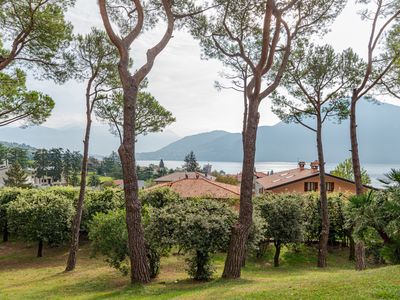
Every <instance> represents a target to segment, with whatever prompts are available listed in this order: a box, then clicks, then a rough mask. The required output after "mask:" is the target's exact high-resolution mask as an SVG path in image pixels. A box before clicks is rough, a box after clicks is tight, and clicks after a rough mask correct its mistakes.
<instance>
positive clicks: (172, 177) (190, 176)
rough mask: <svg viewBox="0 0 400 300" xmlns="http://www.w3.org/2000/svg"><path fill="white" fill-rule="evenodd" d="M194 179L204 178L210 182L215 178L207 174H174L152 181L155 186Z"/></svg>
mask: <svg viewBox="0 0 400 300" xmlns="http://www.w3.org/2000/svg"><path fill="white" fill-rule="evenodd" d="M196 178H205V179H208V180H211V181H214V180H215V179H216V178H215V177H214V176H211V175H209V174H203V173H200V172H174V173H171V174H168V175H165V176H162V177H160V178H157V179H154V182H155V183H156V184H162V183H167V182H175V181H178V180H182V179H196Z"/></svg>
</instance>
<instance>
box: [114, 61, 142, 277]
mask: <svg viewBox="0 0 400 300" xmlns="http://www.w3.org/2000/svg"><path fill="white" fill-rule="evenodd" d="M120 66H121V65H120ZM126 66H127V65H126ZM126 70H127V68H126V69H125V68H124V70H122V71H121V70H120V74H121V76H122V78H121V79H122V82H123V90H124V124H123V129H124V134H123V143H122V145H121V146H120V147H119V150H118V152H119V155H120V158H121V163H122V173H123V179H124V194H125V208H126V224H127V228H128V246H129V257H130V261H131V282H132V283H137V282H138V283H148V282H150V268H149V264H148V261H147V255H146V246H145V240H144V233H143V228H142V221H141V220H142V216H141V211H142V206H141V203H140V200H139V197H138V182H137V174H136V162H135V107H136V98H137V94H138V87H137V86H135V85H134V84H133V80H132V79H131V78H130V76H128V75H127V72H126ZM124 71H125V72H124Z"/></svg>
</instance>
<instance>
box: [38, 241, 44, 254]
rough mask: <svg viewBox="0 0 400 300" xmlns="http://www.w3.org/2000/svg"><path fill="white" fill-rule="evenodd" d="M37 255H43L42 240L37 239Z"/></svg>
mask: <svg viewBox="0 0 400 300" xmlns="http://www.w3.org/2000/svg"><path fill="white" fill-rule="evenodd" d="M37 257H43V240H39V245H38V251H37Z"/></svg>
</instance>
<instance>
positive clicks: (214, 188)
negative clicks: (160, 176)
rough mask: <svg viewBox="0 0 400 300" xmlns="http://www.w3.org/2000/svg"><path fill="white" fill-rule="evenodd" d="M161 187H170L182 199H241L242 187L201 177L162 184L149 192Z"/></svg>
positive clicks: (153, 187)
mask: <svg viewBox="0 0 400 300" xmlns="http://www.w3.org/2000/svg"><path fill="white" fill-rule="evenodd" d="M160 187H169V188H170V189H172V190H173V191H175V192H176V193H178V194H179V195H180V196H181V197H182V198H210V199H239V197H240V187H238V186H235V185H230V184H225V183H220V182H216V181H213V180H210V179H207V178H205V177H201V176H199V177H197V178H196V177H195V178H183V179H180V180H176V181H171V182H165V183H160V184H158V185H155V186H152V187H151V188H149V189H148V190H151V189H156V188H160Z"/></svg>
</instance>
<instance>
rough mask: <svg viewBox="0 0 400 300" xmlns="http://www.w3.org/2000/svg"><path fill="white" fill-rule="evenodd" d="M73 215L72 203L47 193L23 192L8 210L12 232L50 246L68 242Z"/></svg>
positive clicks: (36, 191)
mask: <svg viewBox="0 0 400 300" xmlns="http://www.w3.org/2000/svg"><path fill="white" fill-rule="evenodd" d="M74 213H75V211H74V207H73V203H72V202H71V200H69V199H68V198H67V197H63V196H61V195H56V194H55V193H52V192H51V191H46V190H29V191H24V192H22V193H21V194H20V195H19V196H18V198H17V199H16V200H15V201H12V202H11V203H10V204H9V205H8V207H7V215H8V226H9V229H10V232H12V233H14V234H16V235H17V236H19V237H20V238H21V239H23V240H26V241H35V242H39V243H41V242H46V243H48V244H49V245H51V246H56V245H61V244H63V243H64V242H65V241H67V240H68V239H69V237H70V228H71V221H72V217H73V215H74ZM39 247H40V246H39Z"/></svg>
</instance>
